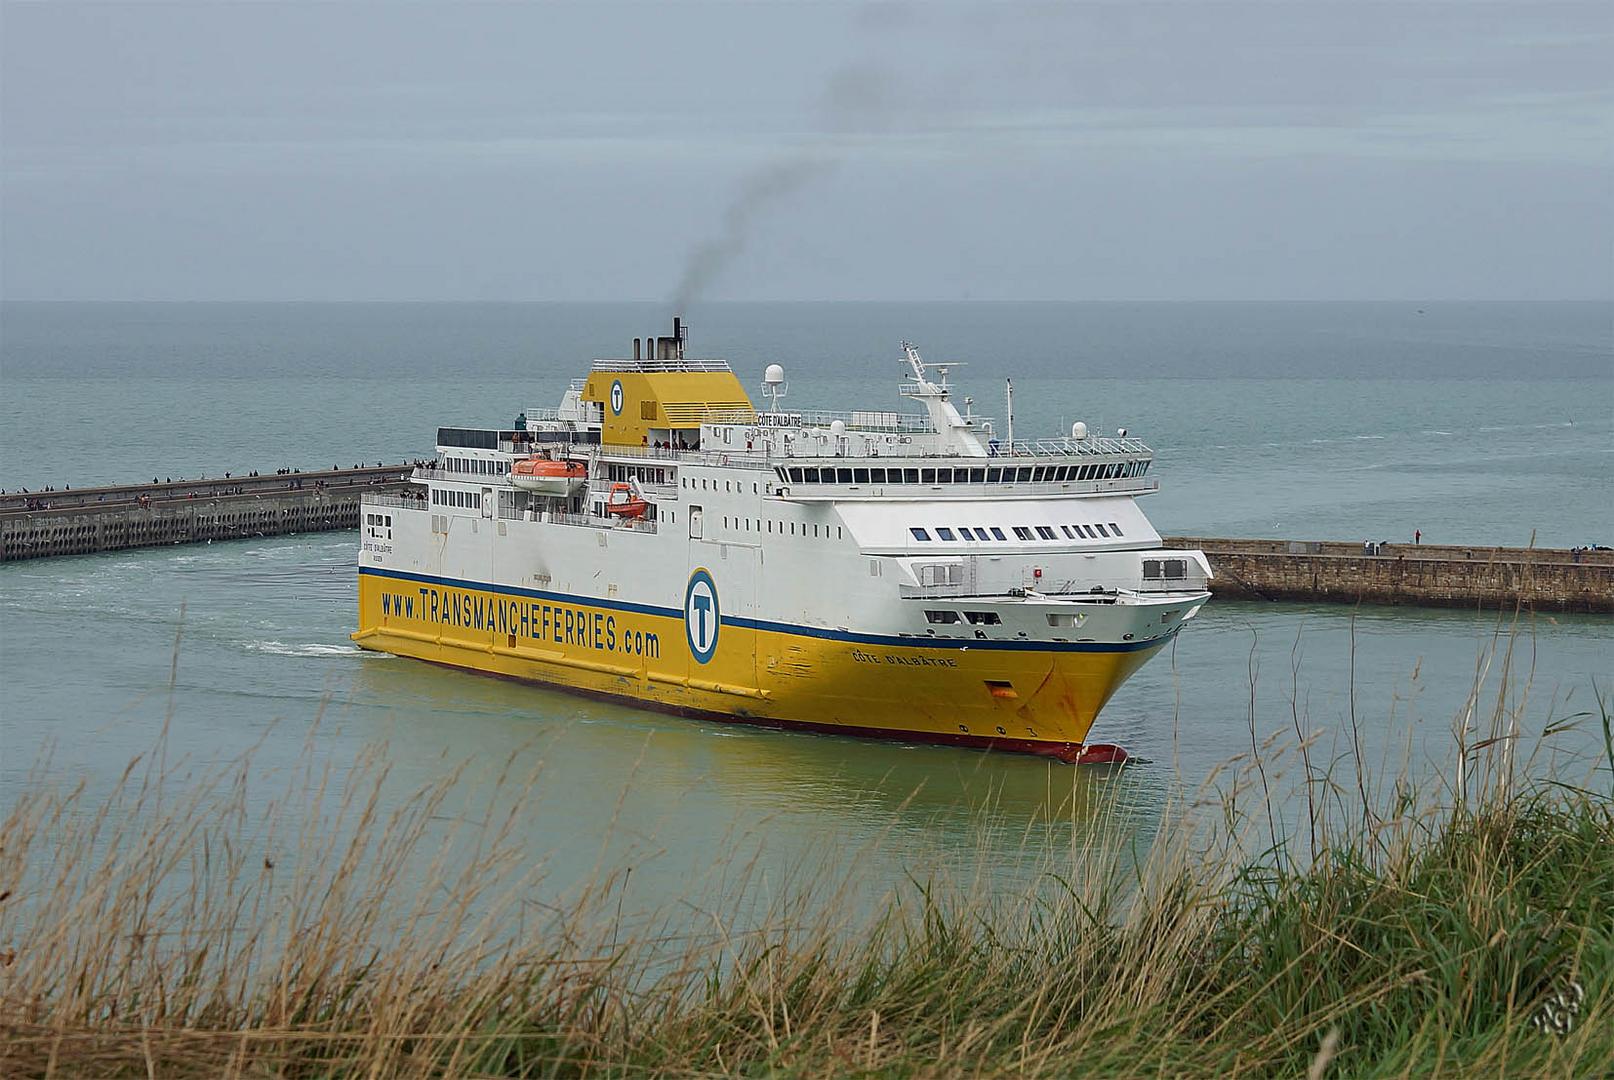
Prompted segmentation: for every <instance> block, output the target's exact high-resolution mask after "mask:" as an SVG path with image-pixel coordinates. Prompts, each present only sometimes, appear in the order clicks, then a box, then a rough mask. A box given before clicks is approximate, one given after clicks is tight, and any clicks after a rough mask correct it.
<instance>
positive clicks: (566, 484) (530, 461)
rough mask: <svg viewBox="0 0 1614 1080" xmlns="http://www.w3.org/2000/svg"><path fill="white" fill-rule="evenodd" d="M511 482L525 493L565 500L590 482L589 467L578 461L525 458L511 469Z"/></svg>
mask: <svg viewBox="0 0 1614 1080" xmlns="http://www.w3.org/2000/svg"><path fill="white" fill-rule="evenodd" d="M510 482H511V483H512V484H514V485H515V486H516V487H518V488H521V489H522V490H523V491H531V492H534V493H536V494H539V495H553V496H556V497H559V498H565V497H566V496H568V495H570V494H571V493H572V492H573V491H575V490H577V489H578V488H579V487H581V486H582V485H583V484H585V483H587V482H588V466H587V465H584V464H582V463H581V462H576V461H551V460H550V459H549V458H541V457H529V458H523V459H522V460H520V461H518V462H516V463H515V464H514V465H512V466H511V467H510Z"/></svg>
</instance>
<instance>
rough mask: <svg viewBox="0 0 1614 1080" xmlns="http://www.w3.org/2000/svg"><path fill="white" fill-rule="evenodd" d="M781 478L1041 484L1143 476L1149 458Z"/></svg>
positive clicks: (839, 471) (784, 476)
mask: <svg viewBox="0 0 1614 1080" xmlns="http://www.w3.org/2000/svg"><path fill="white" fill-rule="evenodd" d="M777 471H778V473H779V479H781V480H785V481H788V482H790V483H794V484H803V483H805V484H1038V483H1061V482H1066V481H1071V480H1118V479H1124V478H1126V477H1132V476H1142V475H1143V474H1144V473H1146V472H1148V471H1149V462H1147V461H1142V460H1139V461H1107V462H1100V463H1098V464H1091V465H1018V466H1016V465H1008V466H996V465H994V466H989V467H987V466H974V467H971V468H967V469H965V468H945V469H928V468H915V469H909V468H901V469H896V468H874V467H872V466H871V467H868V468H865V467H862V466H852V467H850V468H844V469H843V468H834V469H826V468H817V469H812V468H790V469H787V468H780V469H778V470H777Z"/></svg>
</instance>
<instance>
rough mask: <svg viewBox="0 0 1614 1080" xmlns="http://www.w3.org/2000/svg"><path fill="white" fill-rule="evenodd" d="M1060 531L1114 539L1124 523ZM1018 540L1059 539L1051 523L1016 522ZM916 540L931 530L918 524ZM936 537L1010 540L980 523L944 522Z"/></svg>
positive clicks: (1070, 535)
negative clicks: (950, 524)
mask: <svg viewBox="0 0 1614 1080" xmlns="http://www.w3.org/2000/svg"><path fill="white" fill-rule="evenodd" d="M1059 528H1060V530H1061V531H1062V532H1063V533H1064V534H1065V539H1067V540H1113V539H1115V538H1116V537H1118V536H1121V535H1122V533H1121V526H1119V525H1117V524H1116V523H1115V522H1113V521H1112V522H1110V523H1109V528H1107V529H1106V528H1105V527H1104V526H1103V525H1102V524H1099V523H1094V524H1092V525H1061V526H1059ZM1010 529H1011V531H1012V532H1013V533H1014V538H1015V539H1016V540H1058V539H1059V533H1056V532H1054V527H1053V526H1052V525H1014V526H1011V527H1010ZM908 532H909V534H910V535H912V536H913V538H914V539H915V540H929V539H931V535H930V530H929V529H922V528H920V527H919V526H917V525H915V526H913V527H911V528H910V529H909V530H908ZM935 538H936V539H937V540H986V541H992V540H1008V536H1006V535H1005V534H1004V532H1003V530H1002V529H1000V528H998V527H997V526H996V525H993V526H991V527H990V528H985V527H982V526H980V525H977V526H975V528H973V529H970V528H966V527H964V526H962V525H960V526H958V527H957V528H951V529H950V528H948V527H947V526H945V525H941V526H937V527H936V536H935Z"/></svg>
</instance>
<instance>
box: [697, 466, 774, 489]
mask: <svg viewBox="0 0 1614 1080" xmlns="http://www.w3.org/2000/svg"><path fill="white" fill-rule="evenodd" d="M781 471H783V470H781ZM682 486H683V487H686V488H694V489H695V490H697V491H729V492H733V493H735V494H743V493H744V491H745V481H743V480H713V479H711V478H709V477H705V476H686V477H684V481H683V485H682ZM760 493H761V488H760V487H759V486H758V485H757V484H752V485H751V494H753V495H757V494H760Z"/></svg>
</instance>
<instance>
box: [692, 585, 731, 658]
mask: <svg viewBox="0 0 1614 1080" xmlns="http://www.w3.org/2000/svg"><path fill="white" fill-rule="evenodd" d="M722 621H723V615H722V612H721V611H720V610H719V609H718V606H717V585H716V584H715V583H714V582H713V581H712V575H711V573H710V572H708V571H707V570H706V568H705V567H700V568H698V569H696V571H695V572H694V573H693V574H691V575H689V585H688V587H686V588H685V589H684V637H685V638H687V639H688V640H689V651H690V653H691V654H693V655H694V657H695V659H696V660H698V661H699V662H700V663H702V664H704V663H706V662H707V661H708V660H710V659H711V658H712V655H713V654H714V653H716V652H717V631H718V629H719V628H720V627H721V626H722Z"/></svg>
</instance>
